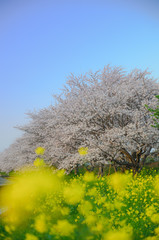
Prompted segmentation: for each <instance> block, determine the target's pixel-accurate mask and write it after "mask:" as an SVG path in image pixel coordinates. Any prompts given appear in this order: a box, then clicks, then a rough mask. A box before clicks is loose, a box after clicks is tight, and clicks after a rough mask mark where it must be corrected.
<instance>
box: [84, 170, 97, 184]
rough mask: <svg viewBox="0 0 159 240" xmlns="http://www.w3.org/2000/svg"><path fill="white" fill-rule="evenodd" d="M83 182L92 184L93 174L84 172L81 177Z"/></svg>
mask: <svg viewBox="0 0 159 240" xmlns="http://www.w3.org/2000/svg"><path fill="white" fill-rule="evenodd" d="M83 180H84V181H85V182H92V181H94V180H95V176H94V173H93V172H86V173H85V174H84V176H83Z"/></svg>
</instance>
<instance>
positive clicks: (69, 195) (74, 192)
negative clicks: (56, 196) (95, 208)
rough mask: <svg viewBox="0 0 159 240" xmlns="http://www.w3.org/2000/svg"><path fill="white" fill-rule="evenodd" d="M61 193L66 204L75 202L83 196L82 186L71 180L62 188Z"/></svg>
mask: <svg viewBox="0 0 159 240" xmlns="http://www.w3.org/2000/svg"><path fill="white" fill-rule="evenodd" d="M63 195H64V199H65V201H66V202H67V203H68V204H77V203H79V202H80V201H81V200H82V199H83V197H84V187H83V186H81V185H80V184H79V183H76V182H72V183H71V184H70V185H69V186H67V187H65V188H64V192H63Z"/></svg>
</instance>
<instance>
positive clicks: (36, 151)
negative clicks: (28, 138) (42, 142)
mask: <svg viewBox="0 0 159 240" xmlns="http://www.w3.org/2000/svg"><path fill="white" fill-rule="evenodd" d="M44 152H45V148H43V147H38V148H36V149H35V153H36V154H37V155H43V154H44Z"/></svg>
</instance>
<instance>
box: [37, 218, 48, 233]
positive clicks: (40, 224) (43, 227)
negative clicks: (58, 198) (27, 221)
mask: <svg viewBox="0 0 159 240" xmlns="http://www.w3.org/2000/svg"><path fill="white" fill-rule="evenodd" d="M34 228H35V229H36V231H38V232H40V233H44V232H46V231H47V224H46V217H45V215H44V214H41V215H39V216H37V217H36V219H35V223H34Z"/></svg>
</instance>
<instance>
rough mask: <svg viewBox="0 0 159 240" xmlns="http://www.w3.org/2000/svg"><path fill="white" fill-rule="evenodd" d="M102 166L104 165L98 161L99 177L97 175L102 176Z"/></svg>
mask: <svg viewBox="0 0 159 240" xmlns="http://www.w3.org/2000/svg"><path fill="white" fill-rule="evenodd" d="M103 167H104V165H103V164H102V163H100V165H99V171H98V177H99V176H101V177H102V176H103V170H104V169H103Z"/></svg>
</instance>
